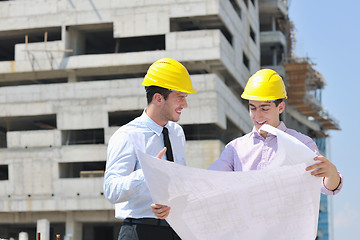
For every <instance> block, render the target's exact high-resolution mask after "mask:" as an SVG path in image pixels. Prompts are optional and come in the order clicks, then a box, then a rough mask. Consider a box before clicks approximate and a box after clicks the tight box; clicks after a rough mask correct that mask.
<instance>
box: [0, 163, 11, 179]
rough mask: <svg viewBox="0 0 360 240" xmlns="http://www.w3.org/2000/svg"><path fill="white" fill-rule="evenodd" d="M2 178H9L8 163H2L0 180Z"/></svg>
mask: <svg viewBox="0 0 360 240" xmlns="http://www.w3.org/2000/svg"><path fill="white" fill-rule="evenodd" d="M1 180H9V166H8V165H0V181H1Z"/></svg>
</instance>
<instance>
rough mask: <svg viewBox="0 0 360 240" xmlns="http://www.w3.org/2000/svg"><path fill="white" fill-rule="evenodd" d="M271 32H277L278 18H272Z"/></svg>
mask: <svg viewBox="0 0 360 240" xmlns="http://www.w3.org/2000/svg"><path fill="white" fill-rule="evenodd" d="M271 30H272V31H274V32H275V31H276V18H275V17H274V16H272V17H271Z"/></svg>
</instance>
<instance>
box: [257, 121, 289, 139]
mask: <svg viewBox="0 0 360 240" xmlns="http://www.w3.org/2000/svg"><path fill="white" fill-rule="evenodd" d="M277 129H279V130H281V131H283V132H285V131H286V129H287V127H286V126H285V123H284V122H283V121H280V124H279V126H277ZM252 134H253V136H255V137H262V136H261V135H260V134H259V133H258V131H256V128H255V127H253V130H252ZM268 135H271V136H273V135H272V134H271V133H268Z"/></svg>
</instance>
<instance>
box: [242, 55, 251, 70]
mask: <svg viewBox="0 0 360 240" xmlns="http://www.w3.org/2000/svg"><path fill="white" fill-rule="evenodd" d="M243 63H244V65H245V67H246V68H247V69H250V61H249V58H248V57H247V56H246V54H245V53H243Z"/></svg>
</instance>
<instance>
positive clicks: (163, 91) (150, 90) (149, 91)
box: [145, 86, 171, 105]
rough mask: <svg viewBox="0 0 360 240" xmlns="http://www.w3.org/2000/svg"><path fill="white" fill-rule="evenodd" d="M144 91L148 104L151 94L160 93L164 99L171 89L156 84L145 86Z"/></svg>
mask: <svg viewBox="0 0 360 240" xmlns="http://www.w3.org/2000/svg"><path fill="white" fill-rule="evenodd" d="M145 91H146V99H147V103H148V105H149V104H150V103H151V102H152V99H153V96H154V94H155V93H160V94H161V95H162V96H163V97H164V99H165V100H166V99H167V97H168V96H169V94H170V92H171V90H169V89H166V88H162V87H158V86H148V87H145Z"/></svg>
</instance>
